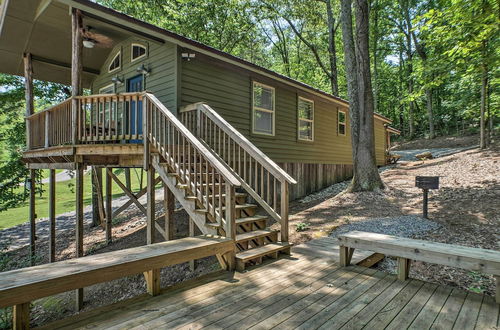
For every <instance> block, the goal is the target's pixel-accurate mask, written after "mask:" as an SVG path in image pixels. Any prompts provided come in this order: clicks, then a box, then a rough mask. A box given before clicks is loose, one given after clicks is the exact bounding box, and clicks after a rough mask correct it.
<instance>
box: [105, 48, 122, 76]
mask: <svg viewBox="0 0 500 330" xmlns="http://www.w3.org/2000/svg"><path fill="white" fill-rule="evenodd" d="M121 55H122V52H121V51H120V52H118V53H117V54H116V55H115V57H113V59H112V60H111V62H110V63H109V67H108V72H113V71H116V70H118V69H120V67H121V65H122V58H121Z"/></svg>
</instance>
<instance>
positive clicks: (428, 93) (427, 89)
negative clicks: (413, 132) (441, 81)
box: [425, 88, 434, 139]
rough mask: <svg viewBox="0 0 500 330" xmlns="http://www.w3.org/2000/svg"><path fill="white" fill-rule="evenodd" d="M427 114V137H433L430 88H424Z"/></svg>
mask: <svg viewBox="0 0 500 330" xmlns="http://www.w3.org/2000/svg"><path fill="white" fill-rule="evenodd" d="M425 96H426V99H427V116H428V117H429V139H434V115H433V113H432V89H431V88H426V90H425Z"/></svg>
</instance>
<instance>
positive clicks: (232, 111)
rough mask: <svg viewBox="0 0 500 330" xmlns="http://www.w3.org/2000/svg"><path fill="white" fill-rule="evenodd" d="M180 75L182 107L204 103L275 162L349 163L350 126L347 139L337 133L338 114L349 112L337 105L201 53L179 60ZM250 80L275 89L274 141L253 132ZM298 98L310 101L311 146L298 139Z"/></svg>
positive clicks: (269, 137) (350, 161) (309, 143)
mask: <svg viewBox="0 0 500 330" xmlns="http://www.w3.org/2000/svg"><path fill="white" fill-rule="evenodd" d="M181 72H182V75H181V77H182V83H181V105H187V104H190V103H195V102H206V103H207V104H209V105H210V106H211V107H212V108H214V109H215V110H216V111H217V112H218V113H219V114H221V115H222V116H223V117H224V118H225V119H226V120H227V121H228V122H229V123H230V124H231V125H233V126H234V127H235V128H236V129H238V130H239V131H240V132H241V133H242V134H244V135H245V136H246V137H247V138H249V139H250V140H251V141H252V142H253V143H254V144H255V145H256V146H257V147H258V148H260V149H261V150H262V151H263V152H264V153H266V154H267V155H268V156H270V157H271V158H272V159H273V160H274V161H276V162H302V163H323V164H351V163H352V160H351V143H350V136H349V133H350V128H349V124H347V134H346V136H340V135H338V133H337V111H338V109H339V108H341V109H343V110H345V111H347V109H346V108H342V106H341V105H339V104H337V103H335V102H333V101H332V102H329V101H327V100H325V99H324V98H320V97H317V96H314V95H309V94H307V93H305V92H302V91H298V90H297V89H295V88H292V87H290V86H287V85H284V84H282V83H278V82H275V81H274V80H271V79H269V78H265V77H260V76H257V75H255V74H253V73H252V74H251V73H250V72H245V71H244V70H238V69H231V68H229V67H227V66H223V65H221V64H220V63H217V62H216V61H214V60H211V59H207V58H206V57H204V56H202V55H200V54H197V55H196V58H195V59H194V60H191V61H182V69H181ZM252 81H257V82H261V83H263V84H266V85H270V86H272V87H274V88H275V91H276V95H275V97H276V106H275V120H276V126H275V136H263V135H258V134H253V133H252V132H251V129H252V127H251V115H252V105H251V92H252ZM298 96H302V97H305V98H308V99H312V100H313V101H314V105H315V109H314V141H313V142H309V141H300V140H298V137H297V121H298V118H297V116H298V115H297V102H298ZM347 115H348V114H347Z"/></svg>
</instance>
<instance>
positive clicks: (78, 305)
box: [75, 288, 83, 312]
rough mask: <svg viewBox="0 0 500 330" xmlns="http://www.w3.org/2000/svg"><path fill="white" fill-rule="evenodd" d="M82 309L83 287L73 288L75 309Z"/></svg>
mask: <svg viewBox="0 0 500 330" xmlns="http://www.w3.org/2000/svg"><path fill="white" fill-rule="evenodd" d="M82 309H83V288H80V289H76V290H75V310H76V311H77V312H79V311H81V310H82Z"/></svg>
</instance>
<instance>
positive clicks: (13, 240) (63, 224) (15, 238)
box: [0, 189, 180, 251]
mask: <svg viewBox="0 0 500 330" xmlns="http://www.w3.org/2000/svg"><path fill="white" fill-rule="evenodd" d="M146 198H147V197H146V195H143V196H142V197H141V198H139V202H141V204H142V205H144V206H146V201H147V199H146ZM128 200H129V198H128V197H127V196H122V197H119V198H115V199H114V200H113V211H114V210H116V209H117V208H119V207H120V206H122V205H123V204H125V203H126V202H127V201H128ZM156 200H157V201H160V200H163V189H158V190H157V191H156ZM178 207H180V204H178V202H177V203H176V208H178ZM134 209H136V206H135V204H133V203H132V205H130V206H129V207H128V208H127V209H126V210H125V211H123V213H120V215H119V217H122V216H124V215H126V214H127V213H128V212H130V211H132V210H134ZM83 219H84V220H83V225H84V226H90V225H91V224H92V206H91V205H89V206H86V207H85V208H84V209H83ZM75 220H76V213H75V211H71V212H66V213H63V214H59V215H57V217H56V235H58V234H60V233H63V232H67V231H72V230H74V229H75ZM141 221H142V222H145V221H146V220H145V219H142V220H141ZM139 224H140V223H139ZM136 225H137V224H136ZM49 229H50V223H49V219H48V218H40V219H37V220H36V237H37V240H40V239H41V238H48V236H49ZM0 243H1V244H0V245H2V247H6V250H7V251H12V250H16V249H19V248H22V247H24V246H26V245H29V244H30V223H29V222H25V223H22V224H20V225H17V226H14V227H10V228H6V229H4V230H0Z"/></svg>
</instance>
